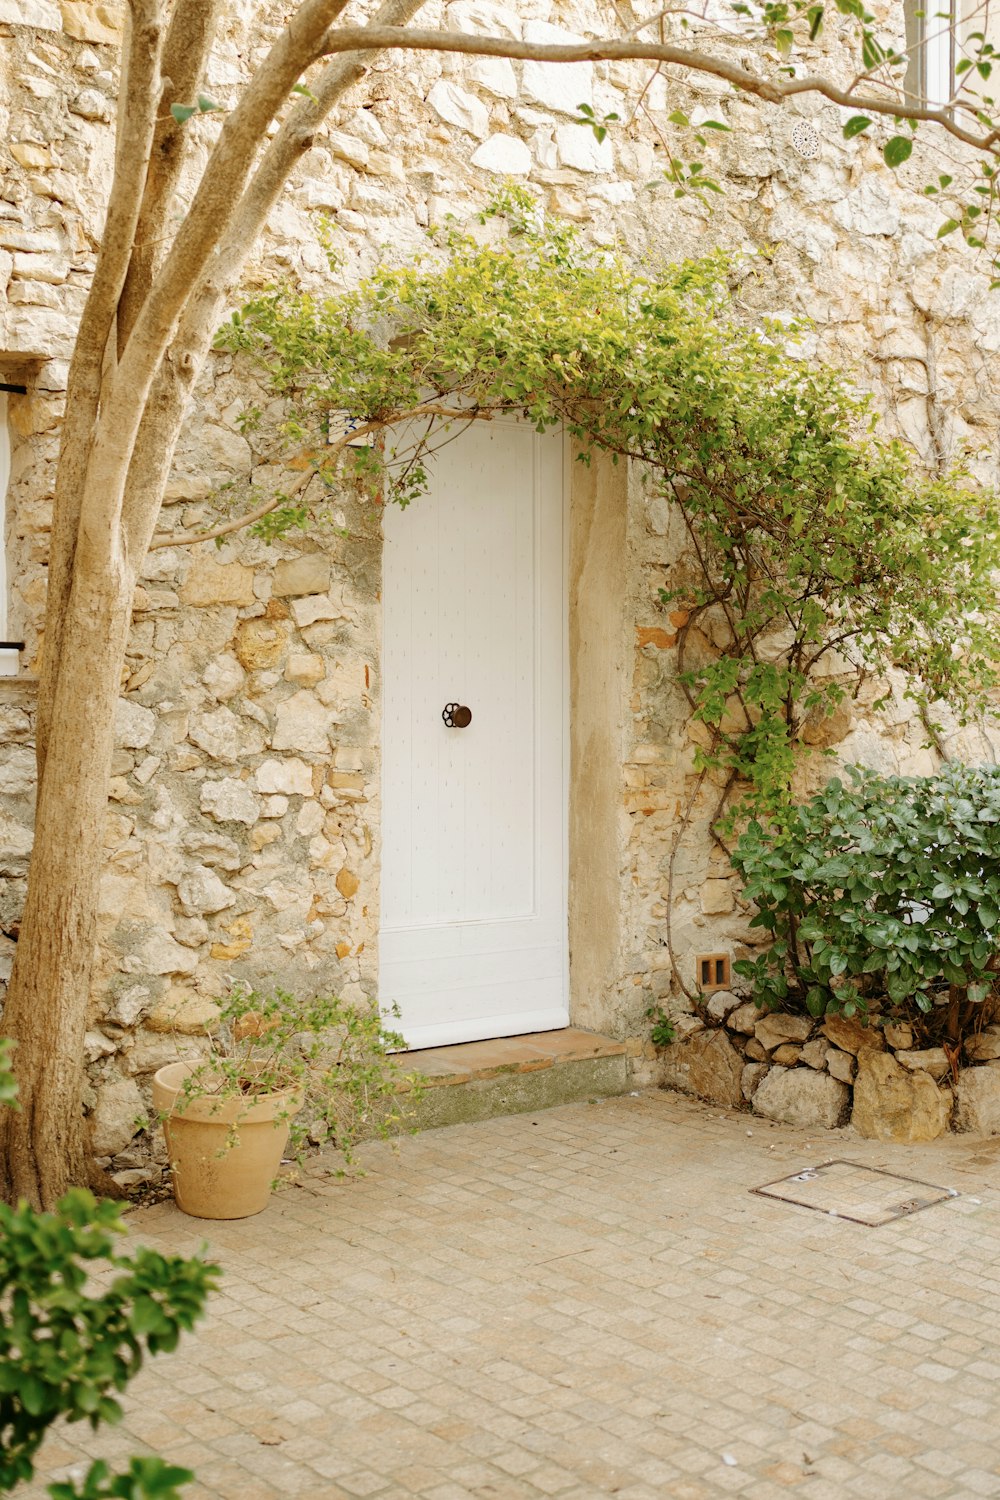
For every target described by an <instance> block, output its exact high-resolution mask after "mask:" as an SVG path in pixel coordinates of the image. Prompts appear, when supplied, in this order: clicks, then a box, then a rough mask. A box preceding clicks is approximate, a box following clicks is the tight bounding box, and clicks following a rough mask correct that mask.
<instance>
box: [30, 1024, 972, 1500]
mask: <svg viewBox="0 0 1000 1500" xmlns="http://www.w3.org/2000/svg"><path fill="white" fill-rule="evenodd" d="M526 1045H529V1044H527V1043H526ZM793 1071H794V1073H795V1075H796V1076H799V1075H801V1076H803V1077H811V1078H813V1079H819V1080H822V1079H823V1078H824V1077H826V1081H827V1082H828V1083H829V1082H831V1081H832V1080H830V1079H829V1077H828V1076H827V1075H823V1074H821V1073H816V1072H814V1071H813V1070H811V1069H807V1068H803V1067H800V1068H798V1069H795V1070H793ZM983 1072H985V1073H993V1072H1000V1070H994V1069H992V1068H989V1067H987V1068H976V1069H970V1070H967V1074H966V1076H975V1075H976V1074H979V1073H983ZM830 1156H837V1157H847V1158H849V1159H851V1160H852V1161H856V1162H858V1163H860V1164H862V1165H868V1166H873V1167H880V1168H885V1169H888V1170H890V1171H895V1172H898V1173H900V1174H902V1175H904V1176H910V1177H913V1178H916V1179H918V1180H924V1181H927V1182H931V1183H937V1184H940V1185H942V1186H953V1187H955V1188H956V1189H957V1190H958V1192H959V1194H960V1196H959V1197H957V1198H954V1199H951V1200H949V1201H947V1202H945V1203H944V1204H941V1205H939V1206H937V1207H934V1208H931V1209H928V1210H926V1211H923V1212H919V1213H916V1214H913V1215H912V1216H911V1217H908V1218H905V1219H901V1220H898V1221H896V1222H894V1223H891V1224H888V1225H885V1226H884V1227H882V1228H880V1229H877V1230H872V1229H866V1228H864V1227H863V1226H860V1225H857V1224H851V1223H848V1222H845V1221H843V1220H838V1219H835V1218H830V1217H828V1216H826V1215H821V1214H818V1213H816V1212H814V1211H811V1210H809V1209H805V1208H799V1207H795V1206H790V1205H787V1204H783V1203H778V1202H774V1201H772V1200H768V1199H765V1198H760V1197H755V1196H751V1195H750V1193H749V1192H748V1189H749V1188H752V1187H755V1186H762V1185H764V1184H765V1183H767V1182H773V1181H775V1180H776V1179H777V1178H779V1177H782V1176H785V1175H788V1174H790V1173H794V1172H798V1171H801V1170H803V1169H804V1168H807V1167H809V1166H815V1165H817V1164H819V1163H820V1162H822V1161H824V1160H827V1159H828V1158H829V1157H830ZM361 1164H362V1166H363V1167H364V1169H365V1172H366V1175H365V1176H364V1177H361V1178H358V1179H357V1180H354V1181H348V1182H342V1181H339V1180H337V1179H335V1178H333V1177H331V1176H329V1175H328V1172H329V1171H330V1170H332V1169H333V1167H334V1165H335V1164H334V1163H333V1162H332V1161H330V1160H325V1159H324V1158H320V1159H319V1160H318V1161H317V1163H316V1164H315V1166H313V1167H310V1168H309V1169H307V1171H306V1173H305V1175H304V1176H303V1177H302V1179H301V1185H300V1186H299V1187H297V1188H291V1189H288V1190H286V1191H282V1192H279V1193H278V1194H276V1195H275V1197H274V1199H273V1200H272V1202H271V1205H270V1207H269V1208H268V1209H267V1210H266V1211H265V1212H264V1213H263V1214H261V1215H258V1216H256V1217H255V1218H252V1219H246V1220H241V1221H240V1220H237V1221H232V1222H230V1223H225V1224H211V1223H208V1222H207V1221H195V1220H191V1219H186V1218H184V1216H183V1215H181V1214H179V1213H178V1212H177V1210H176V1209H175V1208H174V1207H173V1205H172V1204H170V1203H163V1204H159V1205H157V1206H155V1207H153V1208H148V1209H143V1210H139V1211H137V1212H135V1213H133V1214H131V1215H130V1216H129V1221H128V1222H129V1226H130V1234H131V1236H132V1237H133V1239H136V1240H139V1241H141V1242H143V1243H146V1244H149V1245H151V1246H153V1247H154V1248H155V1249H157V1250H159V1251H161V1252H172V1251H181V1252H184V1253H193V1252H194V1251H195V1250H197V1248H198V1247H199V1245H200V1244H201V1242H202V1241H203V1240H204V1239H207V1240H208V1248H209V1252H210V1253H211V1254H212V1255H213V1256H215V1257H216V1258H218V1259H220V1260H221V1261H222V1263H223V1267H224V1277H223V1282H222V1288H221V1290H220V1292H219V1293H218V1294H217V1295H216V1297H215V1298H214V1299H213V1301H212V1303H211V1304H210V1311H209V1314H208V1317H207V1319H206V1320H205V1322H204V1323H203V1324H202V1325H200V1327H199V1328H198V1330H197V1331H196V1332H195V1333H194V1334H192V1335H185V1337H184V1338H183V1339H182V1341H181V1345H180V1348H179V1350H178V1351H177V1353H176V1354H173V1355H164V1356H159V1357H157V1358H155V1359H153V1360H150V1361H148V1362H147V1364H146V1365H145V1367H144V1368H143V1370H142V1372H141V1373H140V1375H139V1376H138V1377H137V1379H136V1380H135V1381H134V1382H133V1383H132V1384H131V1385H130V1386H129V1388H128V1390H127V1391H126V1393H125V1395H124V1398H123V1404H124V1407H125V1414H124V1419H123V1422H122V1425H121V1426H120V1427H119V1428H117V1429H109V1430H102V1431H100V1432H98V1433H96V1434H95V1433H91V1432H90V1431H89V1429H87V1428H86V1427H85V1426H84V1425H83V1424H79V1423H78V1424H74V1425H72V1426H59V1427H57V1428H56V1429H55V1430H54V1431H53V1432H52V1434H51V1435H50V1436H49V1437H48V1439H47V1440H46V1444H45V1446H44V1447H43V1448H42V1450H41V1453H40V1455H39V1465H38V1472H37V1477H36V1480H35V1481H34V1482H33V1484H32V1485H31V1486H25V1487H23V1488H21V1489H20V1490H19V1491H18V1500H43V1497H44V1495H45V1488H46V1486H47V1485H48V1484H49V1483H51V1482H53V1481H54V1480H55V1479H56V1478H58V1477H63V1476H64V1475H65V1472H66V1470H67V1469H70V1468H76V1467H77V1466H79V1465H83V1466H84V1467H85V1466H86V1464H87V1463H88V1462H89V1461H90V1460H91V1459H92V1458H96V1457H98V1456H101V1457H107V1458H109V1459H111V1460H112V1462H113V1463H114V1464H116V1465H124V1462H125V1461H126V1459H127V1455H128V1454H129V1453H132V1452H142V1451H155V1452H158V1453H159V1454H160V1455H161V1456H162V1457H163V1458H165V1459H166V1460H168V1461H169V1462H173V1463H187V1464H189V1465H190V1466H191V1467H193V1468H194V1469H195V1470H196V1471H197V1480H196V1483H195V1484H194V1485H193V1486H192V1487H191V1500H285V1497H293V1496H295V1497H305V1500H342V1497H344V1496H349V1495H353V1496H358V1495H372V1496H375V1497H379V1500H381V1497H393V1500H411V1497H412V1500H416V1497H418V1496H419V1497H420V1500H427V1497H435V1500H469V1497H470V1496H476V1497H483V1500H485V1497H489V1500H539V1497H542V1496H551V1497H553V1500H600V1497H601V1496H606V1495H608V1494H611V1493H615V1494H617V1495H618V1496H619V1497H621V1496H625V1497H628V1500H648V1497H650V1496H652V1497H656V1500H720V1497H723V1496H725V1495H728V1494H733V1495H740V1496H742V1497H748V1500H780V1497H781V1496H784V1495H792V1496H797V1495H798V1493H799V1491H801V1493H802V1495H803V1496H804V1497H806V1496H808V1497H810V1500H812V1497H816V1500H853V1497H855V1496H856V1497H858V1500H897V1497H904V1496H905V1497H907V1500H910V1497H915V1500H922V1497H939V1500H962V1497H965V1496H970V1497H973V1496H977V1495H980V1494H982V1495H989V1494H990V1493H994V1492H995V1486H994V1489H992V1490H991V1488H990V1485H991V1484H992V1483H993V1482H994V1481H995V1478H996V1475H995V1472H994V1471H995V1469H996V1457H995V1432H996V1427H997V1422H998V1420H1000V1395H998V1384H997V1379H998V1374H1000V1323H998V1320H997V1318H996V1316H995V1300H996V1280H995V1277H994V1274H993V1271H992V1268H993V1266H995V1265H996V1264H997V1262H998V1260H1000V1190H998V1189H997V1188H996V1187H995V1185H994V1177H995V1156H994V1154H993V1153H991V1151H990V1149H989V1147H988V1145H987V1146H986V1149H985V1150H984V1143H983V1141H981V1140H979V1141H971V1140H969V1139H968V1138H967V1137H962V1136H951V1135H949V1136H946V1137H942V1138H941V1139H940V1140H937V1141H934V1142H931V1143H929V1144H927V1145H923V1146H920V1147H919V1148H917V1147H914V1146H900V1145H894V1144H892V1143H885V1144H883V1143H874V1142H868V1141H864V1140H859V1139H858V1138H857V1137H856V1136H853V1135H852V1134H850V1133H849V1132H848V1131H842V1132H839V1133H837V1132H835V1133H834V1134H833V1135H828V1134H825V1133H824V1136H823V1138H822V1139H821V1140H817V1138H816V1135H815V1132H803V1131H800V1130H796V1129H794V1128H791V1127H788V1126H774V1125H771V1124H769V1123H767V1122H764V1121H762V1120H760V1119H754V1118H752V1117H750V1116H747V1115H724V1116H720V1113H719V1110H718V1108H715V1107H709V1106H706V1105H703V1104H700V1103H698V1102H696V1101H694V1100H691V1099H686V1098H684V1097H682V1096H681V1095H678V1094H668V1093H663V1092H658V1093H653V1094H646V1095H640V1096H638V1097H622V1098H617V1099H613V1100H604V1101H601V1102H599V1103H594V1104H587V1103H583V1104H575V1105H570V1106H565V1107H561V1108H558V1109H551V1110H546V1111H536V1112H534V1113H528V1114H524V1115H520V1116H514V1117H509V1118H504V1119H494V1120H489V1121H486V1122H483V1123H481V1124H477V1125H459V1126H455V1127H453V1128H451V1129H448V1130H441V1131H429V1132H426V1133H424V1134H422V1135H418V1136H416V1137H414V1138H407V1139H405V1140H404V1141H403V1142H402V1144H401V1146H400V1148H399V1150H398V1152H394V1151H393V1149H392V1148H391V1147H390V1146H389V1145H388V1143H376V1144H372V1145H369V1146H365V1147H362V1148H361ZM126 1170H127V1168H126ZM915 1191H916V1189H915ZM994 1252H996V1253H994ZM956 1265H962V1266H963V1267H964V1268H965V1269H964V1271H963V1274H962V1275H961V1276H960V1277H955V1276H953V1275H952V1274H950V1273H951V1271H952V1268H953V1267H954V1266H956ZM831 1266H834V1268H835V1270H834V1272H831ZM734 1368H738V1369H739V1370H740V1372H741V1377H740V1379H739V1380H734V1378H733V1370H734ZM727 1455H728V1458H727ZM730 1459H735V1463H731V1462H729V1460H730Z"/></svg>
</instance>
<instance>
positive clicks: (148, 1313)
mask: <svg viewBox="0 0 1000 1500" xmlns="http://www.w3.org/2000/svg"><path fill="white" fill-rule="evenodd" d="M395 1014H398V1012H397V1011H391V1012H389V1014H388V1015H383V1014H382V1013H381V1012H380V1011H379V1009H378V1007H377V1006H374V1005H371V1004H369V1003H367V1002H362V1003H360V1004H355V1003H353V1002H351V1001H347V1000H341V999H339V998H338V997H337V996H336V995H311V996H306V997H299V996H296V995H293V994H290V993H289V992H288V991H286V990H282V989H275V990H274V991H273V992H271V993H269V994H268V993H264V992H263V991H257V990H251V989H248V988H245V987H242V986H237V987H236V988H234V989H233V990H232V992H231V993H230V995H229V997H228V999H227V1001H226V1003H225V1004H224V1006H223V1007H222V1010H221V1014H220V1023H221V1025H220V1031H219V1033H218V1035H217V1036H216V1038H215V1042H216V1051H215V1052H214V1053H213V1054H212V1055H211V1056H210V1057H208V1058H206V1059H205V1060H204V1061H203V1062H201V1063H199V1064H198V1066H197V1067H196V1068H194V1069H193V1071H192V1072H191V1073H190V1074H189V1075H188V1077H187V1079H186V1080H185V1083H184V1087H183V1091H182V1093H181V1095H180V1096H179V1099H178V1101H177V1103H176V1104H175V1105H174V1113H178V1114H183V1111H184V1105H185V1102H186V1101H188V1100H191V1099H199V1098H204V1097H206V1096H210V1097H211V1098H213V1099H216V1098H218V1099H220V1100H222V1099H237V1100H241V1101H245V1103H246V1106H247V1108H248V1109H249V1108H250V1107H251V1106H252V1105H253V1103H254V1100H255V1098H256V1097H259V1096H260V1095H261V1094H269V1093H276V1092H278V1091H279V1090H282V1089H287V1088H288V1087H289V1086H290V1085H296V1086H297V1087H298V1088H300V1089H301V1090H302V1092H303V1094H304V1098H305V1107H304V1108H303V1110H302V1111H301V1112H300V1113H299V1114H297V1115H295V1116H294V1117H293V1118H292V1119H291V1120H290V1121H289V1126H290V1137H289V1139H290V1142H291V1146H292V1149H293V1151H295V1152H296V1153H301V1151H302V1150H303V1149H304V1147H305V1144H306V1141H307V1140H312V1141H318V1140H324V1141H326V1142H327V1143H328V1144H331V1145H335V1146H336V1147H337V1149H338V1150H339V1151H340V1153H341V1155H342V1157H343V1159H344V1162H345V1164H347V1165H350V1164H351V1162H352V1161H353V1147H354V1145H355V1143H356V1142H357V1141H358V1139H359V1137H360V1136H361V1134H362V1133H365V1134H367V1135H377V1136H381V1137H383V1138H386V1137H389V1136H392V1135H395V1134H398V1131H399V1128H400V1125H401V1120H402V1114H401V1109H400V1106H399V1102H398V1096H399V1095H401V1094H403V1093H405V1094H406V1095H407V1097H408V1099H409V1100H411V1101H415V1100H416V1099H417V1098H418V1097H419V1092H420V1083H419V1079H418V1078H417V1077H416V1075H414V1074H404V1073H403V1071H402V1069H401V1068H400V1067H399V1065H398V1063H396V1062H395V1060H394V1058H393V1056H392V1053H393V1052H395V1051H398V1050H400V1049H402V1048H403V1046H404V1045H405V1044H404V1042H403V1038H402V1037H401V1036H399V1035H398V1034H397V1033H396V1032H394V1031H393V1030H391V1029H390V1027H389V1026H388V1025H387V1024H386V1023H387V1021H389V1020H391V1018H392V1016H393V1015H395ZM251 1080H252V1082H251ZM239 1131H240V1118H239V1116H237V1119H236V1121H235V1123H234V1125H233V1127H232V1131H231V1135H230V1142H229V1144H231V1145H235V1144H236V1141H237V1140H238V1138H239ZM130 1325H131V1328H132V1330H133V1332H135V1333H142V1334H145V1335H146V1336H147V1337H148V1341H149V1346H150V1349H153V1348H154V1345H156V1346H157V1347H162V1348H167V1347H170V1345H169V1343H168V1341H169V1340H170V1339H172V1338H173V1339H175V1338H176V1335H175V1330H174V1327H173V1324H172V1323H171V1322H170V1320H169V1319H165V1318H164V1316H163V1308H162V1306H161V1305H160V1303H159V1302H158V1301H157V1299H156V1298H155V1297H153V1296H152V1295H151V1289H150V1288H146V1295H144V1296H137V1297H136V1300H135V1303H134V1305H133V1308H132V1312H131V1315H130Z"/></svg>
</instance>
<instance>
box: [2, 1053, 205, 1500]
mask: <svg viewBox="0 0 1000 1500" xmlns="http://www.w3.org/2000/svg"><path fill="white" fill-rule="evenodd" d="M14 1099H15V1089H14V1085H13V1080H12V1078H11V1074H10V1069H9V1044H8V1043H7V1042H6V1041H4V1040H2V1039H0V1101H3V1102H4V1103H7V1104H11V1103H14ZM14 1107H16V1103H14ZM121 1214H122V1210H121V1207H120V1206H119V1205H118V1204H116V1203H110V1202H99V1201H98V1200H97V1199H96V1198H95V1197H94V1196H93V1194H92V1193H88V1192H86V1191H85V1190H84V1189H79V1188H78V1189H75V1190H74V1191H72V1192H70V1193H67V1194H66V1196H65V1198H63V1199H62V1201H61V1202H60V1204H59V1206H58V1208H57V1209H56V1210H55V1212H54V1213H36V1211H35V1210H34V1209H32V1208H29V1207H28V1206H27V1204H23V1203H22V1204H20V1205H19V1206H18V1207H17V1208H11V1207H9V1206H8V1205H7V1204H0V1491H4V1492H5V1491H8V1490H11V1489H13V1487H14V1486H15V1485H16V1484H18V1483H19V1482H20V1481H22V1480H30V1479H31V1477H32V1475H33V1473H34V1459H35V1454H36V1453H37V1451H38V1448H39V1446H40V1444H41V1442H42V1439H43V1438H44V1436H45V1434H46V1432H47V1431H48V1429H49V1427H50V1426H51V1425H52V1423H53V1422H54V1421H56V1419H57V1418H59V1417H64V1418H66V1419H67V1420H68V1421H70V1422H76V1421H80V1420H82V1419H84V1418H86V1420H87V1421H89V1422H90V1424H91V1426H92V1427H97V1426H98V1424H99V1423H101V1422H117V1421H118V1419H119V1418H120V1416H121V1407H120V1406H119V1404H118V1402H117V1401H116V1399H115V1396H114V1392H116V1391H121V1390H123V1389H124V1388H125V1386H126V1385H127V1383H128V1382H129V1380H131V1378H132V1376H133V1375H135V1374H136V1373H137V1371H138V1370H139V1368H140V1366H141V1364H142V1361H143V1356H144V1354H145V1353H147V1352H148V1353H150V1354H156V1353H158V1352H160V1351H161V1350H170V1349H174V1348H175V1347H176V1345H177V1341H178V1339H179V1337H180V1334H181V1331H182V1330H183V1329H187V1328H190V1327H191V1326H192V1325H193V1324H194V1322H195V1320H196V1319H197V1318H198V1317H199V1316H200V1315H201V1312H202V1309H203V1308H204V1304H205V1299H206V1297H207V1295H208V1293H209V1291H210V1290H211V1289H212V1287H213V1286H214V1284H215V1279H216V1276H217V1273H218V1267H217V1266H214V1265H210V1264H209V1263H208V1262H206V1261H203V1260H201V1259H197V1258H196V1259H192V1260H185V1259H183V1258H182V1257H181V1256H178V1255H160V1254H159V1253H158V1252H157V1251H155V1250H150V1249H148V1248H146V1247H143V1246H140V1247H139V1248H138V1249H137V1250H135V1252H134V1253H133V1254H130V1255H122V1254H119V1253H117V1250H116V1246H115V1241H116V1239H117V1238H118V1236H120V1235H121V1234H122V1233H123V1232H124V1230H123V1225H122V1223H121ZM109 1271H110V1272H113V1273H115V1274H114V1275H113V1279H112V1280H111V1281H110V1282H109V1283H106V1284H105V1285H104V1286H103V1288H95V1287H93V1286H89V1285H88V1283H89V1281H90V1278H91V1276H92V1275H93V1274H94V1273H95V1272H96V1273H98V1274H102V1273H103V1275H106V1273H107V1272H109ZM193 1478H194V1475H193V1474H191V1473H190V1472H189V1471H188V1470H187V1469H180V1468H176V1467H175V1466H174V1465H171V1464H165V1463H163V1462H162V1460H161V1459H159V1458H133V1459H132V1460H131V1462H130V1464H129V1467H128V1470H127V1472H125V1473H123V1474H117V1475H115V1474H111V1473H110V1471H109V1469H108V1466H107V1464H105V1463H103V1462H98V1463H95V1464H93V1465H92V1466H91V1468H90V1470H89V1471H88V1473H87V1475H86V1476H85V1478H84V1479H83V1481H82V1487H81V1488H79V1489H78V1488H77V1486H76V1484H75V1483H73V1482H72V1481H66V1482H65V1483H61V1484H55V1485H51V1486H50V1487H49V1494H50V1495H51V1496H52V1497H53V1500H117V1497H121V1500H179V1491H178V1485H180V1484H185V1483H187V1482H188V1481H189V1480H191V1479H193Z"/></svg>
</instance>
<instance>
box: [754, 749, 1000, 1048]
mask: <svg viewBox="0 0 1000 1500" xmlns="http://www.w3.org/2000/svg"><path fill="white" fill-rule="evenodd" d="M849 775H850V778H851V780H850V784H849V785H846V786H845V785H844V784H843V783H842V782H841V781H839V780H836V779H835V780H833V781H831V782H830V783H829V784H828V785H827V786H826V787H825V788H824V790H823V791H822V792H820V793H818V795H817V796H815V797H813V798H812V799H811V800H810V801H809V802H807V803H805V804H804V805H803V806H800V807H798V808H796V809H795V810H794V811H793V813H792V814H791V816H790V818H789V821H788V823H787V825H786V826H783V827H774V828H764V827H762V826H761V824H760V823H756V822H755V823H751V825H750V827H749V828H748V830H747V832H746V833H745V834H744V835H743V836H742V838H741V839H740V840H739V843H738V845H737V848H736V852H735V854H734V855H733V864H734V865H735V867H736V869H737V871H738V872H739V873H740V875H741V876H742V877H743V880H744V882H745V893H746V895H747V896H748V897H749V898H750V899H751V900H753V901H754V902H755V903H756V905H757V907H758V913H757V915H756V916H755V917H754V919H753V924H752V925H754V926H756V927H762V928H764V929H765V930H766V931H767V932H769V933H771V934H772V935H773V938H774V941H773V943H772V945H771V947H770V948H769V949H768V950H767V951H766V952H765V953H763V954H762V955H761V956H760V957H758V958H757V959H755V960H744V961H742V962H740V963H738V964H737V965H736V970H737V972H738V973H740V974H743V975H744V976H746V977H749V978H750V980H751V981H752V983H753V987H754V993H755V997H756V999H757V1001H758V1003H759V1004H762V1005H765V1006H767V1007H769V1008H772V1009H773V1008H776V1007H779V1006H783V1007H785V1008H789V1007H797V1006H804V1007H805V1008H806V1009H807V1010H808V1011H809V1013H810V1014H812V1015H814V1016H822V1015H824V1014H826V1013H827V1012H829V1011H842V1012H843V1013H844V1014H845V1015H853V1014H854V1013H855V1012H857V1011H865V1010H866V1009H868V1008H869V1006H870V1005H871V1004H872V1002H873V1001H876V1000H879V999H881V998H883V997H884V998H885V1000H887V1001H888V1002H889V1003H890V1004H891V1005H892V1006H894V1007H896V1009H897V1010H898V1011H899V1012H901V1013H903V1014H905V1015H909V1016H911V1017H916V1018H918V1019H924V1021H925V1026H926V1029H927V1030H928V1031H929V1032H933V1031H935V1030H938V1031H940V1030H942V1029H943V1030H944V1032H945V1034H946V1035H947V1037H948V1039H949V1040H950V1041H952V1042H957V1041H958V1039H959V1038H960V1036H961V1035H962V1034H963V1032H964V1031H965V1029H967V1028H968V1027H969V1026H970V1025H971V1024H973V1022H974V1021H975V1020H976V1019H977V1017H978V1018H982V1016H983V1010H982V1007H983V1005H984V1003H986V1002H988V1003H989V1004H990V1005H992V1002H993V1000H994V998H995V985H996V978H997V970H998V967H1000V964H998V951H1000V827H998V825H1000V768H996V767H972V766H961V765H948V766H945V767H944V768H943V769H942V770H941V772H940V773H939V774H938V775H936V776H922V777H901V776H889V777H884V776H878V775H875V774H874V773H872V772H870V771H860V770H852V771H850V772H849ZM945 1002H946V1003H945Z"/></svg>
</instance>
